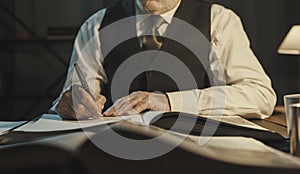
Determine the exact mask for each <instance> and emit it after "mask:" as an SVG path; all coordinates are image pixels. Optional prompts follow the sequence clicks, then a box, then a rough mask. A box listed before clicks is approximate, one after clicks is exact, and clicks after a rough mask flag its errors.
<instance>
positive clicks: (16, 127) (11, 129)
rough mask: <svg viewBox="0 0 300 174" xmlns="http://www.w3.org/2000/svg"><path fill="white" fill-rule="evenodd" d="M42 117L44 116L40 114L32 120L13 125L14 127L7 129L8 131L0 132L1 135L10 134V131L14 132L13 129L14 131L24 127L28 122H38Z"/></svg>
mask: <svg viewBox="0 0 300 174" xmlns="http://www.w3.org/2000/svg"><path fill="white" fill-rule="evenodd" d="M41 117H42V116H38V117H35V118H33V119H32V120H28V121H25V122H24V123H22V124H20V125H18V126H15V127H12V128H10V129H9V130H6V131H4V132H2V133H0V135H5V134H8V133H10V132H12V131H14V130H16V129H18V128H20V127H22V126H24V125H26V124H28V123H29V124H34V123H35V122H37V121H38V120H39V119H40V118H41Z"/></svg>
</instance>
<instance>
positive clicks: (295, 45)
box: [278, 25, 300, 55]
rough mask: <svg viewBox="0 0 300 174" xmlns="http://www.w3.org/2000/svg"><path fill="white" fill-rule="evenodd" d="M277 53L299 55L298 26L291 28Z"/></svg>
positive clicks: (299, 39)
mask: <svg viewBox="0 0 300 174" xmlns="http://www.w3.org/2000/svg"><path fill="white" fill-rule="evenodd" d="M278 53H279V54H293V55H300V25H294V26H293V27H292V28H291V30H290V31H289V32H288V34H287V35H286V37H285V38H284V40H283V42H282V43H281V45H280V47H279V48H278Z"/></svg>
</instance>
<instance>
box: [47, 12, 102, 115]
mask: <svg viewBox="0 0 300 174" xmlns="http://www.w3.org/2000/svg"><path fill="white" fill-rule="evenodd" d="M104 14H105V9H104V10H101V11H99V12H97V13H96V14H94V15H93V16H91V17H90V18H89V19H88V20H86V21H85V22H84V24H83V25H82V26H81V28H80V30H79V32H78V34H77V37H76V39H75V42H74V47H73V52H72V56H71V60H70V64H69V68H68V73H67V78H66V81H65V84H64V87H63V90H62V92H61V94H60V96H59V97H58V98H57V99H56V100H55V101H54V102H53V105H52V107H51V109H50V111H49V112H50V113H56V109H55V108H56V106H57V104H58V102H59V101H60V99H61V96H62V95H63V94H64V92H66V91H67V90H69V89H70V87H71V86H72V85H74V84H80V82H79V79H78V76H77V74H76V73H75V71H74V63H77V64H78V65H79V67H80V68H81V70H82V71H83V74H84V76H85V77H86V80H87V83H88V85H89V88H90V91H91V93H92V94H93V95H94V96H97V95H99V94H100V92H101V83H102V82H106V74H105V71H104V69H103V67H102V61H103V57H102V53H101V45H100V39H99V28H100V24H101V23H102V20H103V17H104Z"/></svg>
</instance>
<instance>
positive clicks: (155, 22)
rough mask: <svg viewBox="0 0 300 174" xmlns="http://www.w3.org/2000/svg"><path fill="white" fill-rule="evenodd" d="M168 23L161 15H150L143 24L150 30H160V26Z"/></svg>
mask: <svg viewBox="0 0 300 174" xmlns="http://www.w3.org/2000/svg"><path fill="white" fill-rule="evenodd" d="M165 22H166V21H165V20H164V18H162V17H161V16H160V15H150V16H149V17H148V18H147V19H145V21H144V22H143V23H144V25H146V26H147V27H149V28H156V29H158V28H160V26H161V25H162V24H163V23H165Z"/></svg>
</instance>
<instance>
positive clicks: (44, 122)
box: [15, 114, 129, 132]
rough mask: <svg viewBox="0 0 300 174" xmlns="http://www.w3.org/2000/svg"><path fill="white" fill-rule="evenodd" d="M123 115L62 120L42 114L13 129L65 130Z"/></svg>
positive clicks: (80, 127)
mask: <svg viewBox="0 0 300 174" xmlns="http://www.w3.org/2000/svg"><path fill="white" fill-rule="evenodd" d="M124 119H129V117H128V118H123V117H101V118H99V119H93V120H82V121H69V120H63V119H62V118H61V117H60V116H59V115H53V114H44V115H42V116H41V118H40V119H38V120H37V121H30V122H28V123H27V124H25V125H23V126H21V127H19V128H18V129H16V130H15V131H23V132H53V131H66V130H76V129H82V128H88V127H93V126H98V125H104V124H108V123H115V122H119V121H123V120H124Z"/></svg>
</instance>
